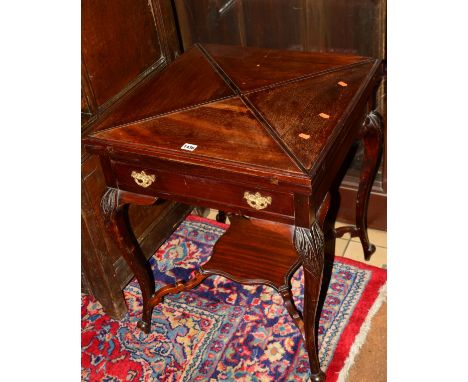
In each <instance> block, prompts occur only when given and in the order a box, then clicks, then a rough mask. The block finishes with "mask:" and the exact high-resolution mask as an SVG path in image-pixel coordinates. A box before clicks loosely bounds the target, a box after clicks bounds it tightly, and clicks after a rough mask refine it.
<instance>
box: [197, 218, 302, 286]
mask: <svg viewBox="0 0 468 382" xmlns="http://www.w3.org/2000/svg"><path fill="white" fill-rule="evenodd" d="M229 220H230V221H231V225H230V227H229V229H228V230H227V232H226V233H225V234H224V235H223V236H222V237H221V238H220V239H219V240H218V241H217V242H216V244H215V247H214V248H213V255H212V257H211V258H210V260H209V261H208V262H207V263H206V264H205V265H203V267H202V273H204V274H208V275H210V274H221V275H224V276H226V277H229V278H230V279H232V280H235V281H238V282H243V283H247V284H265V285H269V286H271V287H273V288H275V289H276V290H279V289H280V287H281V286H282V285H285V284H286V285H287V284H288V274H289V271H290V269H291V268H292V267H293V265H294V264H295V263H296V261H297V260H298V256H297V252H296V251H295V249H294V245H293V233H294V226H291V225H286V224H279V223H274V222H269V221H267V220H259V219H253V218H250V219H248V218H245V217H243V216H230V218H229ZM253 260H254V261H253Z"/></svg>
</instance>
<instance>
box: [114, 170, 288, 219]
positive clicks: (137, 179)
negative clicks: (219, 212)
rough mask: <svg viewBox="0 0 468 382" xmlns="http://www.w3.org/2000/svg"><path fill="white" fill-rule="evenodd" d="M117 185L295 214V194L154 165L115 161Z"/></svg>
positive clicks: (139, 190)
mask: <svg viewBox="0 0 468 382" xmlns="http://www.w3.org/2000/svg"><path fill="white" fill-rule="evenodd" d="M113 168H114V174H115V176H116V180H117V183H118V187H119V188H121V189H125V190H127V191H132V192H137V193H142V194H147V195H148V194H151V195H156V196H161V197H167V198H168V199H170V196H180V197H184V198H185V199H190V200H193V204H195V205H196V204H197V200H198V201H199V200H203V201H211V202H213V203H215V204H223V205H226V206H235V207H240V208H242V209H247V210H253V211H262V212H271V213H276V214H281V215H288V216H294V203H293V200H294V199H293V194H290V193H284V192H277V191H271V190H264V189H260V188H257V187H250V186H247V185H242V184H238V183H232V182H229V180H226V181H223V180H221V179H220V180H216V179H211V178H204V177H196V176H191V175H186V174H178V173H170V172H167V171H161V170H157V169H154V168H153V169H152V168H146V167H140V166H131V165H127V164H123V163H118V162H114V163H113Z"/></svg>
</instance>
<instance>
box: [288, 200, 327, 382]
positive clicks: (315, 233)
mask: <svg viewBox="0 0 468 382" xmlns="http://www.w3.org/2000/svg"><path fill="white" fill-rule="evenodd" d="M329 207H330V195H329V194H327V195H326V197H325V199H324V201H323V203H322V205H321V206H320V209H319V211H318V214H317V216H316V220H315V221H314V223H313V224H312V227H311V229H307V228H302V227H296V228H295V231H294V245H295V247H296V250H297V252H298V254H299V256H300V258H301V259H302V266H303V268H304V313H303V316H304V318H303V321H304V332H305V345H306V349H307V353H308V354H309V363H310V372H311V375H310V380H311V381H313V382H323V381H325V374H324V373H323V372H322V370H321V369H320V362H319V359H318V343H317V326H316V324H317V318H318V308H319V306H318V302H319V297H320V288H321V284H322V273H323V266H324V245H325V240H324V235H323V232H322V229H323V223H324V220H325V216H326V214H327V211H328V208H329Z"/></svg>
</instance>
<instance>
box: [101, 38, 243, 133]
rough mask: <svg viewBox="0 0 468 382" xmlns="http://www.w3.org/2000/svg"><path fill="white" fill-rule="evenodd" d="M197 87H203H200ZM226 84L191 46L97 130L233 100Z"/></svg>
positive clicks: (126, 101)
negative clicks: (220, 100) (227, 99)
mask: <svg viewBox="0 0 468 382" xmlns="http://www.w3.org/2000/svg"><path fill="white" fill-rule="evenodd" d="M199 83H203V84H204V86H203V87H200V86H199V85H197V84H199ZM233 95H234V92H233V91H232V90H231V89H230V88H229V86H228V85H227V84H226V82H225V81H224V80H223V79H222V78H221V77H220V76H219V75H218V74H217V73H216V72H214V71H213V69H212V67H211V65H210V63H209V62H208V61H207V60H206V59H205V57H204V55H203V53H202V52H201V51H200V49H199V48H198V47H197V46H194V47H193V48H192V49H190V50H189V51H188V52H187V53H186V54H184V55H183V56H180V57H178V58H177V59H176V60H175V61H174V62H173V63H171V64H170V65H169V67H168V68H167V70H165V71H163V72H162V73H161V74H159V75H157V76H154V77H153V78H151V80H150V81H148V82H147V83H146V84H145V85H144V86H143V87H142V88H141V89H139V91H138V92H137V93H134V94H133V95H132V96H131V97H128V98H127V99H126V100H125V102H121V103H120V104H119V105H118V107H117V108H116V109H115V110H114V111H113V113H112V114H110V115H109V116H108V117H107V118H106V119H104V120H103V121H102V122H101V123H100V124H99V126H97V129H99V130H101V129H105V128H109V127H112V126H117V125H122V124H125V123H129V122H135V121H138V120H142V119H145V118H149V117H154V116H158V115H161V114H165V113H169V112H173V111H176V110H180V109H184V108H186V107H193V106H195V105H197V104H198V105H201V104H203V103H206V102H210V101H215V100H219V99H222V98H226V97H229V96H233Z"/></svg>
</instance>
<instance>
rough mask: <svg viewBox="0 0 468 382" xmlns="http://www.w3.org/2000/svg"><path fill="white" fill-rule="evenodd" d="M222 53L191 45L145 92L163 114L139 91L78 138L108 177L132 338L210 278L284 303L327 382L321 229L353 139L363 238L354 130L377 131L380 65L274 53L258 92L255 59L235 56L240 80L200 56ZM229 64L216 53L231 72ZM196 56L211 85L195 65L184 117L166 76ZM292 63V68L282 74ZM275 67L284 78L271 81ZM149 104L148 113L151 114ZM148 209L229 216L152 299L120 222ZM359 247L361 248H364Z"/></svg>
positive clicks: (106, 210) (148, 279)
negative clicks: (136, 301)
mask: <svg viewBox="0 0 468 382" xmlns="http://www.w3.org/2000/svg"><path fill="white" fill-rule="evenodd" d="M230 49H239V48H229V47H213V46H210V47H204V46H201V45H197V46H196V47H194V48H193V50H192V51H190V52H188V53H187V55H183V56H181V57H180V58H179V59H177V60H176V61H175V62H174V63H173V64H171V65H170V66H169V67H168V68H167V70H166V71H165V72H164V74H162V75H160V76H155V77H153V79H152V80H151V81H152V82H151V84H148V85H147V86H148V87H151V88H154V89H158V92H157V94H158V96H159V95H161V94H165V95H166V99H165V100H164V101H163V102H162V103H158V102H157V99H156V98H151V97H152V96H153V93H152V92H149V91H148V90H147V89H148V88H145V87H142V88H141V92H136V93H134V95H133V96H132V98H129V99H127V100H126V102H125V101H123V102H121V103H120V104H119V107H118V109H116V112H115V114H112V113H110V114H109V115H108V116H107V117H106V118H104V119H103V120H102V122H101V126H105V128H103V129H99V130H98V131H96V132H94V133H93V134H90V135H89V136H88V137H87V138H85V139H84V145H85V148H86V149H87V150H88V151H89V152H91V153H95V154H97V155H99V156H100V159H101V163H102V167H103V169H104V174H105V178H106V184H107V190H106V192H105V193H104V196H103V198H102V203H101V208H102V214H103V217H104V220H105V222H106V228H107V230H108V232H109V235H110V236H111V237H112V238H113V240H114V242H115V243H116V244H117V245H118V246H119V248H120V249H121V251H122V255H123V256H124V258H125V259H126V260H127V262H128V264H129V266H130V267H131V268H132V270H133V271H134V273H135V275H136V277H137V280H138V282H139V283H140V285H141V286H142V292H143V314H142V321H141V323H140V328H142V329H143V330H144V331H145V332H149V330H151V327H150V325H151V313H152V309H153V308H154V305H155V304H157V303H159V302H160V301H161V299H162V298H163V297H164V295H166V294H167V293H179V292H180V291H183V290H186V289H188V288H191V287H194V286H196V285H198V284H199V283H200V282H202V281H203V278H204V277H207V276H208V275H211V274H221V275H224V276H226V277H229V278H232V279H233V280H237V281H239V282H243V283H263V284H267V285H270V286H273V287H274V288H275V289H277V290H278V291H279V292H280V293H281V295H282V297H283V299H284V300H285V305H286V307H287V309H288V311H289V313H290V314H291V316H292V318H293V319H294V321H295V322H296V323H297V324H298V326H299V328H300V329H301V332H302V333H303V334H304V340H305V342H306V348H307V351H308V354H309V361H310V368H311V380H313V381H323V380H324V374H323V373H322V372H321V370H320V364H319V360H318V356H317V334H316V326H315V322H316V319H317V317H318V316H319V310H320V307H319V306H318V301H319V296H320V291H321V284H322V274H323V267H324V233H323V229H324V220H325V216H326V215H327V211H328V210H329V207H330V201H331V198H330V195H331V194H330V188H331V186H332V185H333V182H334V180H335V178H336V177H337V175H338V173H339V171H340V168H341V166H342V164H343V161H344V160H345V158H346V156H347V153H348V151H349V150H350V149H351V147H352V145H353V143H354V142H355V141H356V140H358V139H361V138H363V139H364V141H365V144H366V145H367V146H368V149H367V150H366V161H365V163H366V165H365V166H364V167H363V176H362V182H361V185H360V188H361V195H362V197H361V198H360V199H359V203H360V204H359V205H358V211H357V216H358V219H357V222H356V227H354V228H353V229H356V230H359V231H360V232H363V231H365V230H366V226H365V223H366V222H365V220H362V216H363V214H364V215H365V213H366V211H365V206H366V200H367V199H366V198H368V192H369V190H370V187H371V184H372V183H371V180H372V179H371V178H372V177H371V176H370V175H371V174H374V171H375V168H376V165H377V160H376V157H377V156H376V153H377V152H378V151H379V147H378V144H379V143H380V141H379V140H375V139H373V138H372V136H373V135H366V134H363V131H366V129H367V130H368V131H374V130H373V123H370V124H369V121H374V120H375V118H374V115H376V114H373V113H374V112H373V111H372V112H371V113H369V105H372V104H373V96H374V94H375V89H376V87H377V86H378V84H379V82H380V79H381V62H380V61H379V60H375V59H371V58H358V59H356V57H351V58H349V57H346V56H343V55H328V54H327V55H317V54H311V53H297V52H289V51H279V52H271V55H272V56H273V57H277V58H276V60H277V61H278V63H273V64H271V66H270V67H268V65H265V67H266V68H267V70H266V71H265V73H267V74H268V75H265V76H263V78H264V79H263V80H262V75H258V76H255V75H254V74H252V73H254V72H249V71H248V70H246V68H248V67H257V64H258V50H257V49H254V50H252V49H249V48H244V53H245V54H244V55H242V54H241V56H242V57H245V58H244V62H243V64H242V65H239V67H238V69H237V70H236V65H233V66H232V67H230V68H229V69H228V70H224V69H223V68H222V62H223V55H222V54H221V53H219V54H220V55H219V56H217V57H214V56H212V55H211V54H210V50H211V51H213V52H215V51H216V52H223V51H226V52H230V51H231V50H230ZM194 52H195V53H194ZM251 53H252V54H251ZM230 54H231V53H226V56H227V59H228V60H229V57H230V56H229V55H230ZM231 56H232V54H231ZM201 57H203V59H204V60H205V63H206V64H207V65H208V66H209V68H210V71H208V72H209V73H211V75H208V74H207V73H208V72H206V73H205V70H206V68H207V67H206V66H204V65H202V66H201V67H202V69H201V72H202V73H204V75H203V76H202V77H203V79H200V77H194V78H195V79H197V80H198V82H196V83H195V84H193V83H191V81H194V78H189V77H186V78H185V81H188V82H190V83H189V84H187V87H188V88H191V89H192V88H193V89H195V90H194V91H193V92H191V94H190V95H189V97H191V98H190V102H191V103H192V104H191V105H190V106H189V105H186V104H185V102H188V101H187V100H188V99H189V98H184V97H185V96H182V94H183V87H182V88H180V86H181V85H180V84H179V83H178V82H177V81H176V83H175V84H176V85H177V87H176V88H173V86H175V85H174V84H172V83H171V82H170V81H168V80H167V78H171V77H172V75H171V74H172V73H173V74H174V76H175V77H177V76H178V75H179V74H180V73H187V72H190V69H186V68H185V67H186V66H187V67H193V66H194V63H195V62H198V63H199V59H200V58H201ZM279 58H281V60H280V59H279ZM265 59H267V58H265ZM289 60H290V61H291V62H293V64H292V65H290V66H287V65H286V66H282V64H281V63H279V62H280V61H281V62H283V61H284V62H288V61H289ZM225 62H227V61H225ZM314 63H317V65H314ZM337 63H339V64H338V65H337ZM275 65H279V66H280V67H281V68H280V69H279V70H278V72H277V76H275V71H274V70H273V68H274V66H275ZM320 65H325V66H324V67H323V66H320ZM317 68H319V69H317ZM294 72H295V73H296V75H295V76H294V75H293V74H294ZM250 75H251V76H253V77H252V80H251V82H250V85H252V86H245V87H243V84H242V82H246V83H247V77H245V76H250ZM266 77H269V78H268V83H267V84H266V82H265V79H266ZM181 78H182V77H181ZM242 78H244V79H246V81H244V80H242ZM257 80H259V81H257ZM238 81H241V82H240V83H239V82H238ZM220 84H222V85H223V86H221V85H220ZM213 89H215V91H213ZM219 89H223V91H222V92H220V93H219V92H218V90H219ZM243 89H248V90H246V91H244V90H243ZM224 91H225V93H224ZM187 97H188V96H187ZM218 97H221V98H218ZM150 98H151V99H150ZM136 99H145V100H146V102H143V104H142V108H143V109H144V112H142V114H141V113H139V112H138V111H135V110H134V108H135V107H137V106H138V105H137V103H135V102H136V101H135V100H136ZM161 104H163V105H164V107H161V106H160V105H161ZM150 105H154V106H153V108H152V110H151V107H150ZM181 105H185V106H181ZM125 110H128V113H129V115H130V114H131V115H132V116H133V117H134V119H135V120H133V121H129V120H125V122H124V123H122V119H121V117H120V116H119V115H124V114H125ZM132 113H133V114H132ZM366 115H367V117H366ZM363 123H364V124H363ZM361 126H364V127H361ZM187 145H188V149H187ZM158 198H164V199H170V200H176V201H182V202H185V203H189V204H193V205H198V206H204V207H212V208H217V209H220V210H222V211H224V212H228V213H231V214H233V215H237V216H232V215H231V216H232V224H231V226H230V228H229V230H228V232H227V233H226V235H225V236H223V237H222V238H221V239H220V240H219V241H218V243H217V244H216V246H215V249H214V253H213V255H212V258H211V259H210V260H209V262H208V263H207V264H206V265H205V266H203V267H202V268H201V269H200V270H199V271H198V272H195V275H194V278H193V279H191V280H187V281H178V282H177V283H176V284H175V285H173V286H167V287H163V289H161V290H159V291H154V282H153V280H152V275H150V272H149V270H148V269H149V266H148V264H146V263H145V259H144V257H143V256H142V255H141V251H140V249H139V248H138V244H137V243H136V240H135V238H134V237H133V235H132V233H131V232H130V230H129V226H128V224H126V218H125V211H126V206H127V205H129V204H152V203H154V202H155V201H156V200H157V199H158ZM240 215H245V216H248V217H250V219H247V218H245V217H243V216H240ZM361 239H362V243H363V246H364V245H367V244H368V242H365V238H361ZM299 265H302V266H303V267H304V279H305V300H304V312H303V319H301V315H300V314H299V312H297V310H296V309H295V307H294V304H293V301H292V299H291V293H290V285H289V279H290V276H291V274H292V273H293V272H294V270H296V269H297V267H298V266H299Z"/></svg>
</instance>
